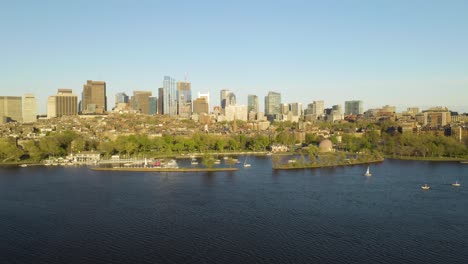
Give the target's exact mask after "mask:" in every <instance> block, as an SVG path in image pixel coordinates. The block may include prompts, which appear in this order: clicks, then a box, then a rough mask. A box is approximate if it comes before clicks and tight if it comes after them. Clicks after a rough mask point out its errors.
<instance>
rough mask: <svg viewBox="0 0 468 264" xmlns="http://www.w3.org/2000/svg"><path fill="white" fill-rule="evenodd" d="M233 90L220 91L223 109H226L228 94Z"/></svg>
mask: <svg viewBox="0 0 468 264" xmlns="http://www.w3.org/2000/svg"><path fill="white" fill-rule="evenodd" d="M230 93H231V91H229V90H226V89H223V90H221V91H220V100H219V101H220V104H221V109H224V108H226V98H227V96H228V94H230Z"/></svg>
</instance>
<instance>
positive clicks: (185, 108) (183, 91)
mask: <svg viewBox="0 0 468 264" xmlns="http://www.w3.org/2000/svg"><path fill="white" fill-rule="evenodd" d="M177 114H178V115H179V116H181V117H190V115H191V114H192V89H191V84H190V83H189V82H187V81H185V82H177Z"/></svg>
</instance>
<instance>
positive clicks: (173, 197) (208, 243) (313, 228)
mask: <svg viewBox="0 0 468 264" xmlns="http://www.w3.org/2000/svg"><path fill="white" fill-rule="evenodd" d="M243 159H244V158H243V157H241V158H240V160H241V161H242V160H243ZM249 162H250V163H251V164H252V167H251V168H243V167H242V164H238V165H236V166H239V168H240V170H239V171H237V172H221V173H180V174H179V173H145V172H143V173H128V172H105V171H104V172H102V171H100V172H98V171H91V170H89V169H87V168H84V167H79V168H73V167H72V168H62V167H27V168H0V251H1V252H0V263H468V250H467V246H466V245H467V244H468V224H467V223H468V221H467V219H468V191H467V189H468V164H459V163H454V162H442V163H434V162H415V161H396V160H386V161H385V162H383V163H381V164H373V165H371V172H372V173H373V176H371V177H365V176H363V173H364V172H365V169H366V168H367V166H352V167H340V168H331V169H315V170H296V171H273V170H272V169H271V160H270V158H269V157H251V158H249ZM187 163H188V161H187ZM456 180H459V181H460V183H461V184H462V185H461V187H458V188H457V187H452V186H451V183H453V182H455V181H456ZM424 183H427V184H429V185H430V186H431V189H430V190H429V191H424V190H422V189H421V188H420V186H421V185H422V184H424Z"/></svg>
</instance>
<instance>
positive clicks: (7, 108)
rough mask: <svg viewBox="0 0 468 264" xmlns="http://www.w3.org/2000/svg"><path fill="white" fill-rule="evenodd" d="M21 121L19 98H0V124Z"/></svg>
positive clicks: (21, 110)
mask: <svg viewBox="0 0 468 264" xmlns="http://www.w3.org/2000/svg"><path fill="white" fill-rule="evenodd" d="M9 121H17V122H21V121H23V109H22V98H21V96H0V124H3V123H6V122H9Z"/></svg>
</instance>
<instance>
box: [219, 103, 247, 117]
mask: <svg viewBox="0 0 468 264" xmlns="http://www.w3.org/2000/svg"><path fill="white" fill-rule="evenodd" d="M224 112H225V114H224V115H225V117H226V121H234V120H242V121H247V106H246V105H226V108H225V109H224Z"/></svg>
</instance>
